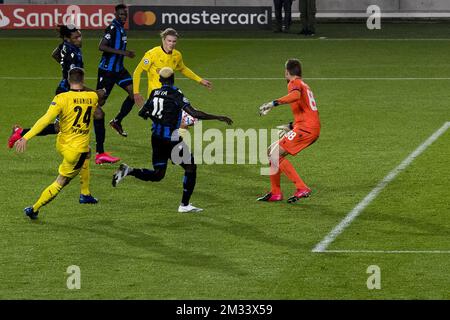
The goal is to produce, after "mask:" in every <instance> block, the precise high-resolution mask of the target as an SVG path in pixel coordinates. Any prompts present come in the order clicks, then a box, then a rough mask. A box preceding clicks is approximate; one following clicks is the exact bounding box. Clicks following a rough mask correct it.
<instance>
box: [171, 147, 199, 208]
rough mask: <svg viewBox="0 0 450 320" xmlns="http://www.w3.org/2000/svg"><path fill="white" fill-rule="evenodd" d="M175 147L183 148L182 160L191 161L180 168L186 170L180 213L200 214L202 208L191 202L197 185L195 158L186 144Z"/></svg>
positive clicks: (182, 164) (183, 163)
mask: <svg viewBox="0 0 450 320" xmlns="http://www.w3.org/2000/svg"><path fill="white" fill-rule="evenodd" d="M174 147H177V148H179V147H181V148H182V149H181V152H182V153H183V154H182V158H183V159H185V158H186V159H190V160H188V161H186V162H184V161H183V162H182V163H181V164H180V166H181V167H182V168H183V169H184V176H183V196H182V198H181V204H180V206H179V207H178V212H182V213H185V212H200V211H203V209H201V208H197V207H194V206H193V205H192V204H191V203H189V201H190V200H191V196H192V193H193V192H194V188H195V183H196V181H197V165H196V164H195V162H194V157H193V156H192V154H191V153H190V151H189V148H188V146H187V145H186V143H184V142H180V143H176V144H174Z"/></svg>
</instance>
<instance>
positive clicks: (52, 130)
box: [8, 122, 59, 149]
mask: <svg viewBox="0 0 450 320" xmlns="http://www.w3.org/2000/svg"><path fill="white" fill-rule="evenodd" d="M30 130H31V128H22V127H20V126H19V125H17V124H16V125H14V126H13V129H12V133H11V135H10V136H9V138H8V148H10V149H11V148H12V147H13V146H14V144H15V143H16V141H17V140H19V139H20V138H22V137H23V136H24V135H25V134H26V133H27V132H28V131H30ZM58 132H59V127H57V126H56V122H55V123H52V124H49V125H48V126H46V127H45V128H44V129H43V130H42V131H41V132H39V133H38V134H37V135H38V136H46V135H49V134H57V133H58Z"/></svg>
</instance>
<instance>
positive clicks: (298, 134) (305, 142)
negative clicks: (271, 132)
mask: <svg viewBox="0 0 450 320" xmlns="http://www.w3.org/2000/svg"><path fill="white" fill-rule="evenodd" d="M319 134H320V128H294V129H293V130H291V131H289V132H287V133H286V134H285V135H284V137H283V138H282V139H281V140H280V143H279V145H280V147H282V148H283V149H284V150H286V152H287V153H289V154H290V155H296V154H297V153H299V152H300V151H302V150H303V149H305V148H306V147H308V146H310V145H312V144H313V143H314V142H316V140H317V139H318V138H319Z"/></svg>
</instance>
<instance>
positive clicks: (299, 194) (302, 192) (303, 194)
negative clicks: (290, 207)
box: [287, 188, 311, 203]
mask: <svg viewBox="0 0 450 320" xmlns="http://www.w3.org/2000/svg"><path fill="white" fill-rule="evenodd" d="M310 195H311V189H309V188H306V189H297V191H295V193H294V195H293V196H292V197H290V198H289V199H288V200H287V202H288V203H293V202H295V201H298V200H300V199H301V198H308V197H309V196H310Z"/></svg>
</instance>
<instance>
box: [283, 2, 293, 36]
mask: <svg viewBox="0 0 450 320" xmlns="http://www.w3.org/2000/svg"><path fill="white" fill-rule="evenodd" d="M291 5H292V0H283V8H284V32H288V31H289V29H290V27H291V16H292V13H291Z"/></svg>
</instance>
